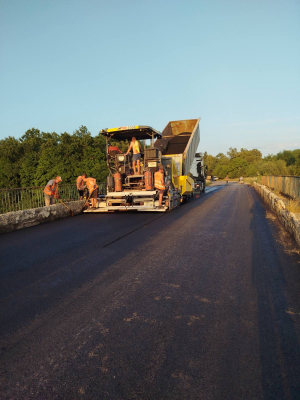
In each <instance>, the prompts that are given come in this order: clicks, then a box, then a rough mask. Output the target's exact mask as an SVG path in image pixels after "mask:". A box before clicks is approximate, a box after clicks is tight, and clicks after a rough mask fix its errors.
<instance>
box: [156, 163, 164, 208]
mask: <svg viewBox="0 0 300 400" xmlns="http://www.w3.org/2000/svg"><path fill="white" fill-rule="evenodd" d="M164 175H165V173H164V167H163V166H162V165H159V170H158V171H156V172H155V174H154V186H155V188H156V189H157V190H158V192H159V200H158V208H164V207H163V206H162V204H161V203H162V199H163V195H164V191H165V189H166V185H165V176H164Z"/></svg>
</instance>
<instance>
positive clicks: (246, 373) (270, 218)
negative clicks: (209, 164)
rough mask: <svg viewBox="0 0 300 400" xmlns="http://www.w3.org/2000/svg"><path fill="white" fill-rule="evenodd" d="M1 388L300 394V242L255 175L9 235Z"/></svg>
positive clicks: (111, 393) (35, 394)
mask: <svg viewBox="0 0 300 400" xmlns="http://www.w3.org/2000/svg"><path fill="white" fill-rule="evenodd" d="M0 254H1V259H0V263H1V268H0V276H1V300H0V303H1V310H0V329H1V332H0V333H1V337H0V341H1V343H0V346H1V357H0V363H1V366H0V371H1V381H0V382H1V383H0V398H1V399H42V400H44V399H149V400H150V399H151V400H152V399H155V400H156V399H178V400H181V399H205V400H206V399H212V400H215V399H217V400H218V399H299V398H300V361H299V360H300V254H299V249H298V250H297V247H296V245H295V243H294V241H293V240H292V239H291V238H290V237H289V235H288V234H286V233H285V232H284V231H283V229H282V228H281V227H280V225H279V224H278V222H277V220H276V218H275V216H274V215H273V214H272V213H271V212H270V210H268V209H267V208H266V206H265V205H264V204H263V202H262V200H261V199H260V198H259V196H258V195H257V193H256V192H255V191H254V189H253V188H251V187H248V186H246V185H239V184H232V185H230V186H229V187H223V186H220V188H218V189H217V190H215V191H211V192H210V193H207V194H205V195H201V196H200V197H199V198H195V199H193V200H192V201H191V202H189V203H187V204H185V205H183V206H181V207H180V208H178V209H176V210H174V211H172V212H170V213H164V214H163V213H157V214H156V213H126V212H125V213H123V212H120V213H108V214H83V215H80V216H76V217H73V218H67V219H63V220H59V221H55V222H52V223H48V224H44V225H39V226H35V227H32V228H27V229H23V230H21V231H16V232H12V233H8V234H5V235H2V236H0Z"/></svg>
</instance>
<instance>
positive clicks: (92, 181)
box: [85, 178, 98, 191]
mask: <svg viewBox="0 0 300 400" xmlns="http://www.w3.org/2000/svg"><path fill="white" fill-rule="evenodd" d="M85 184H86V187H87V188H88V189H89V191H91V190H94V189H96V188H97V187H98V185H97V184H96V179H95V178H87V179H86V181H85Z"/></svg>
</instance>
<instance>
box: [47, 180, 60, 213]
mask: <svg viewBox="0 0 300 400" xmlns="http://www.w3.org/2000/svg"><path fill="white" fill-rule="evenodd" d="M59 182H62V179H61V177H60V176H57V177H56V178H55V179H50V181H49V182H48V183H47V185H46V186H45V189H44V194H45V204H46V207H48V206H50V205H51V204H54V203H55V200H54V198H56V199H58V198H59V196H58V183H59Z"/></svg>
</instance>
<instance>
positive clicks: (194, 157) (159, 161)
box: [85, 118, 205, 212]
mask: <svg viewBox="0 0 300 400" xmlns="http://www.w3.org/2000/svg"><path fill="white" fill-rule="evenodd" d="M199 122H200V118H198V119H186V120H180V121H170V122H169V123H168V124H167V126H166V127H165V129H164V130H163V131H162V133H161V132H159V131H157V130H155V129H153V128H151V127H150V126H124V127H119V128H112V129H103V130H102V131H101V133H102V135H104V136H105V137H106V141H107V146H106V148H107V155H106V156H107V166H108V168H109V171H110V173H109V176H108V177H107V191H106V194H105V195H102V196H100V197H99V198H98V201H97V208H96V209H88V210H85V212H108V211H124V210H136V211H156V212H164V211H166V210H172V209H173V208H175V207H177V206H179V205H180V203H182V202H183V201H186V200H188V199H189V198H190V197H192V196H193V195H194V193H195V192H198V193H201V192H204V191H205V168H204V164H203V157H202V154H201V153H196V152H197V148H198V145H199V143H200V130H199ZM132 137H135V138H136V140H139V141H145V140H147V139H150V140H151V145H150V147H147V146H144V149H143V153H142V157H141V161H140V173H139V174H134V171H133V169H132V155H131V154H130V153H129V154H124V153H120V152H118V151H110V150H109V141H110V140H117V141H126V140H128V141H131V139H132ZM144 143H145V142H144ZM142 147H143V146H142ZM159 165H163V167H164V174H165V184H166V190H165V192H164V196H163V202H162V207H158V199H159V192H158V190H157V189H156V188H155V186H154V173H155V172H156V171H157V170H158V167H159Z"/></svg>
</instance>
